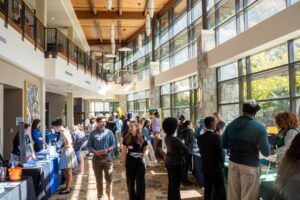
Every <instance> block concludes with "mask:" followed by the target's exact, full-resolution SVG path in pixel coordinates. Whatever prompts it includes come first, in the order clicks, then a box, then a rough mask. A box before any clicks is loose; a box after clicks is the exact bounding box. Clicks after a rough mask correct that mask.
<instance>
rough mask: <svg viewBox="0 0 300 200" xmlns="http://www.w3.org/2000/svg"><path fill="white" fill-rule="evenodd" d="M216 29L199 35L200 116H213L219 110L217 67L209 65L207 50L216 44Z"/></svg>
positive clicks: (204, 31) (203, 31)
mask: <svg viewBox="0 0 300 200" xmlns="http://www.w3.org/2000/svg"><path fill="white" fill-rule="evenodd" d="M214 37H215V35H214V31H208V30H202V32H201V34H200V36H199V37H198V48H197V49H198V50H197V51H198V52H197V53H198V56H197V70H198V84H199V98H200V106H199V109H200V117H201V118H203V117H207V116H212V114H213V113H214V112H216V111H217V80H216V78H217V77H216V76H217V74H216V68H209V67H208V66H207V54H206V52H207V51H208V50H210V49H212V48H214V46H215V39H214Z"/></svg>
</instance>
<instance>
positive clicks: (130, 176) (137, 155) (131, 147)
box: [122, 121, 148, 200]
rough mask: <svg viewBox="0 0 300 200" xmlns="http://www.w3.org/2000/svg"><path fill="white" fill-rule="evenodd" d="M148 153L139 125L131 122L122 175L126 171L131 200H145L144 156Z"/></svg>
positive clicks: (123, 156)
mask: <svg viewBox="0 0 300 200" xmlns="http://www.w3.org/2000/svg"><path fill="white" fill-rule="evenodd" d="M147 151H148V150H147V141H144V140H143V137H142V135H141V133H140V131H139V123H138V122H134V121H130V122H129V130H128V134H127V135H126V137H125V138H124V141H123V150H122V173H123V172H125V170H126V179H127V188H128V193H129V200H144V199H145V172H146V171H145V165H144V163H143V156H144V154H147V153H148V152H147Z"/></svg>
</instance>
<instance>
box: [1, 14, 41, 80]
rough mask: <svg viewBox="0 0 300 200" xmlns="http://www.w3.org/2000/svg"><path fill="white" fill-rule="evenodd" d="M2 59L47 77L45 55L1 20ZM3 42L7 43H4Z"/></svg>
mask: <svg viewBox="0 0 300 200" xmlns="http://www.w3.org/2000/svg"><path fill="white" fill-rule="evenodd" d="M0 27H1V28H0V37H1V41H0V58H2V59H4V60H6V61H8V62H10V63H12V64H14V65H16V66H18V67H20V68H21V69H23V70H26V71H28V72H30V73H32V74H34V75H36V76H39V77H45V58H44V53H43V52H41V51H40V50H39V49H36V51H35V50H34V45H33V44H32V43H30V42H29V41H28V40H27V39H26V38H25V39H24V41H22V35H21V34H20V33H19V32H18V31H16V30H15V29H14V28H12V27H11V26H10V25H8V28H5V27H4V21H3V19H1V18H0ZM3 40H4V41H5V42H3Z"/></svg>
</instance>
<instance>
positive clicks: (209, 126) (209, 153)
mask: <svg viewBox="0 0 300 200" xmlns="http://www.w3.org/2000/svg"><path fill="white" fill-rule="evenodd" d="M204 124H205V129H206V131H205V133H204V134H202V135H200V136H199V139H198V146H199V150H200V154H201V158H202V173H203V175H204V199H205V200H210V199H213V198H212V194H213V191H214V196H215V198H214V199H217V200H225V199H226V192H225V184H224V172H223V167H224V158H223V152H222V147H221V138H220V136H218V135H217V134H216V133H215V129H216V122H215V120H214V118H213V117H207V118H205V119H204Z"/></svg>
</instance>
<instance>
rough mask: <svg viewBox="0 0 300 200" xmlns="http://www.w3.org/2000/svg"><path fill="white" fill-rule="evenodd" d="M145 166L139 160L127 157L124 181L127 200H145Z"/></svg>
mask: <svg viewBox="0 0 300 200" xmlns="http://www.w3.org/2000/svg"><path fill="white" fill-rule="evenodd" d="M145 173H146V169H145V165H144V163H143V162H142V160H141V159H136V158H132V157H131V156H127V159H126V179H127V188H128V193H129V200H145Z"/></svg>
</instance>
